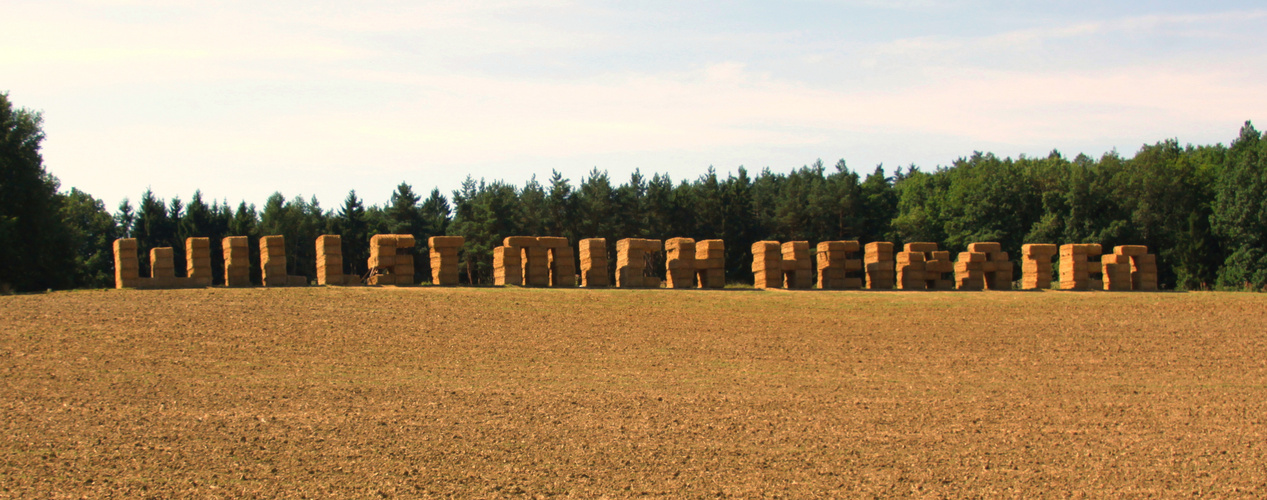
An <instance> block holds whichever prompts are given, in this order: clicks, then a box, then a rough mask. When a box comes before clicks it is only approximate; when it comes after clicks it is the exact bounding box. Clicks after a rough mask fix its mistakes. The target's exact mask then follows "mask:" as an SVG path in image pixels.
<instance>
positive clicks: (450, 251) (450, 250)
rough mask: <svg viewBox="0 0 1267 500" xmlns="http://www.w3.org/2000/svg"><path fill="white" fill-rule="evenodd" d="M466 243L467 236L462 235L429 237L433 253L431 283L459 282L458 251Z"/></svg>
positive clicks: (450, 284) (451, 283)
mask: <svg viewBox="0 0 1267 500" xmlns="http://www.w3.org/2000/svg"><path fill="white" fill-rule="evenodd" d="M464 243H466V238H463V237H461V236H432V237H430V238H428V239H427V247H428V248H429V249H430V254H431V284H433V285H440V286H455V285H457V284H458V267H459V262H458V251H459V250H461V249H462V245H463V244H464Z"/></svg>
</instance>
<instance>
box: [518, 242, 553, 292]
mask: <svg viewBox="0 0 1267 500" xmlns="http://www.w3.org/2000/svg"><path fill="white" fill-rule="evenodd" d="M522 238H524V244H523V246H522V248H523V250H522V251H521V252H520V260H521V261H522V262H523V268H524V276H523V284H524V286H541V287H547V286H550V249H548V248H546V247H545V246H542V245H541V242H540V241H538V240H537V237H535V236H523V237H522Z"/></svg>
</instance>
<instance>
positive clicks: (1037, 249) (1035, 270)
mask: <svg viewBox="0 0 1267 500" xmlns="http://www.w3.org/2000/svg"><path fill="white" fill-rule="evenodd" d="M1059 252H1060V249H1059V247H1057V246H1056V245H1054V244H1052V243H1027V244H1024V245H1021V289H1022V290H1047V289H1049V288H1051V275H1052V271H1054V270H1055V267H1054V266H1053V265H1052V262H1051V261H1052V258H1054V257H1055V256H1056V254H1058V253H1059Z"/></svg>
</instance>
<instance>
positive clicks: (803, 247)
mask: <svg viewBox="0 0 1267 500" xmlns="http://www.w3.org/2000/svg"><path fill="white" fill-rule="evenodd" d="M780 248H781V249H782V250H783V254H784V255H788V254H798V255H799V254H802V253H804V254H806V255H809V242H808V241H788V242H785V243H783V245H782V246H781V247H780Z"/></svg>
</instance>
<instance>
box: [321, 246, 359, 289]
mask: <svg viewBox="0 0 1267 500" xmlns="http://www.w3.org/2000/svg"><path fill="white" fill-rule="evenodd" d="M316 246H317V284H318V285H330V286H344V285H359V284H361V278H360V276H354V275H350V274H343V237H342V236H339V235H337V234H323V235H321V236H318V237H317V243H316Z"/></svg>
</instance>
